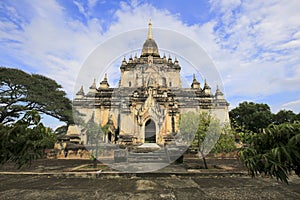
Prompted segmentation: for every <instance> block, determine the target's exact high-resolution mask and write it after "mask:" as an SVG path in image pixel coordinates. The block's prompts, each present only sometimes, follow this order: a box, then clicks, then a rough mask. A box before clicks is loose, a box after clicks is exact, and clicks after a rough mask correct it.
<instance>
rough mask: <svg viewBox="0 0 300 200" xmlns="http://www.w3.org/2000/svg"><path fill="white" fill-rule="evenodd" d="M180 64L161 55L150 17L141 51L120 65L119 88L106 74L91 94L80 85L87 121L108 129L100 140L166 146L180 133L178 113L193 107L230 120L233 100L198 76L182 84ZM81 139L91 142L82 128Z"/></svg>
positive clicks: (77, 104) (79, 106) (79, 107)
mask: <svg viewBox="0 0 300 200" xmlns="http://www.w3.org/2000/svg"><path fill="white" fill-rule="evenodd" d="M181 68H182V67H181V66H180V64H179V61H178V60H177V58H175V59H172V58H171V57H170V56H168V58H167V57H166V56H165V55H160V53H159V48H158V45H157V43H156V42H155V40H154V37H153V34H152V23H151V21H150V22H149V27H148V36H147V39H146V41H145V42H144V44H143V48H142V52H141V55H140V56H137V55H135V56H134V57H130V58H129V59H126V58H124V59H123V60H122V61H121V63H120V71H121V77H120V80H119V84H118V87H116V88H111V87H110V84H109V77H107V75H106V74H105V76H104V78H103V80H102V81H101V82H100V84H99V85H97V83H96V80H94V81H93V82H92V85H91V86H90V87H89V90H88V91H87V92H85V91H84V90H83V87H81V88H80V90H79V91H78V93H77V94H76V96H75V98H74V100H73V105H74V108H75V109H76V111H78V112H79V113H82V117H83V121H85V123H89V122H93V123H96V124H98V125H100V126H101V127H106V129H105V130H106V132H105V134H103V138H102V141H103V142H104V143H113V144H119V143H129V144H144V143H156V144H158V145H164V144H166V143H168V142H169V141H170V138H172V136H174V135H176V134H177V133H178V132H179V131H180V130H179V125H178V123H179V119H180V115H181V114H182V113H186V112H189V111H192V112H209V113H210V114H211V115H213V116H214V117H216V118H219V120H220V121H221V123H228V122H229V116H228V106H229V104H228V102H227V101H226V100H225V98H224V95H223V93H222V92H221V91H220V89H219V88H218V87H217V90H216V91H215V93H213V92H212V91H211V87H210V86H209V84H208V83H207V81H206V80H205V81H204V83H203V85H202V84H200V82H199V81H198V80H197V77H196V75H194V77H193V80H192V82H191V86H190V87H189V88H183V87H182V82H181V79H180V71H181ZM68 134H71V135H72V134H73V133H68ZM78 137H79V138H80V141H81V144H83V145H86V144H89V142H90V138H89V134H88V133H86V132H84V131H82V132H80V134H79V136H78Z"/></svg>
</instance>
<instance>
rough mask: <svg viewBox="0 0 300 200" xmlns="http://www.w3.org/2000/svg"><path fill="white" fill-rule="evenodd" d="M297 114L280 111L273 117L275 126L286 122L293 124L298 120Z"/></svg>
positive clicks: (289, 111)
mask: <svg viewBox="0 0 300 200" xmlns="http://www.w3.org/2000/svg"><path fill="white" fill-rule="evenodd" d="M296 116H297V115H296V114H295V113H294V112H293V111H291V110H280V111H279V112H278V113H276V114H274V115H273V123H274V124H283V123H285V122H288V123H292V122H294V121H295V120H296Z"/></svg>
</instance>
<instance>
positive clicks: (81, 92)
mask: <svg viewBox="0 0 300 200" xmlns="http://www.w3.org/2000/svg"><path fill="white" fill-rule="evenodd" d="M76 95H82V96H84V90H83V85H82V86H81V88H80V90H79V91H78V92H77V93H76Z"/></svg>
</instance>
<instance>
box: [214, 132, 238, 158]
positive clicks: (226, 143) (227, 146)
mask: <svg viewBox="0 0 300 200" xmlns="http://www.w3.org/2000/svg"><path fill="white" fill-rule="evenodd" d="M235 137H236V132H235V130H234V129H231V128H230V126H224V127H223V128H222V134H221V135H220V137H219V139H218V141H217V143H216V144H215V145H214V147H213V149H212V152H215V153H223V152H225V153H227V152H232V151H234V150H235V149H236V145H235Z"/></svg>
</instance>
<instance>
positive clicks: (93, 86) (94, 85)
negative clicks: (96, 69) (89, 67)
mask: <svg viewBox="0 0 300 200" xmlns="http://www.w3.org/2000/svg"><path fill="white" fill-rule="evenodd" d="M96 88H97V86H96V79H95V78H94V82H93V84H92V85H91V87H90V89H96Z"/></svg>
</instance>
